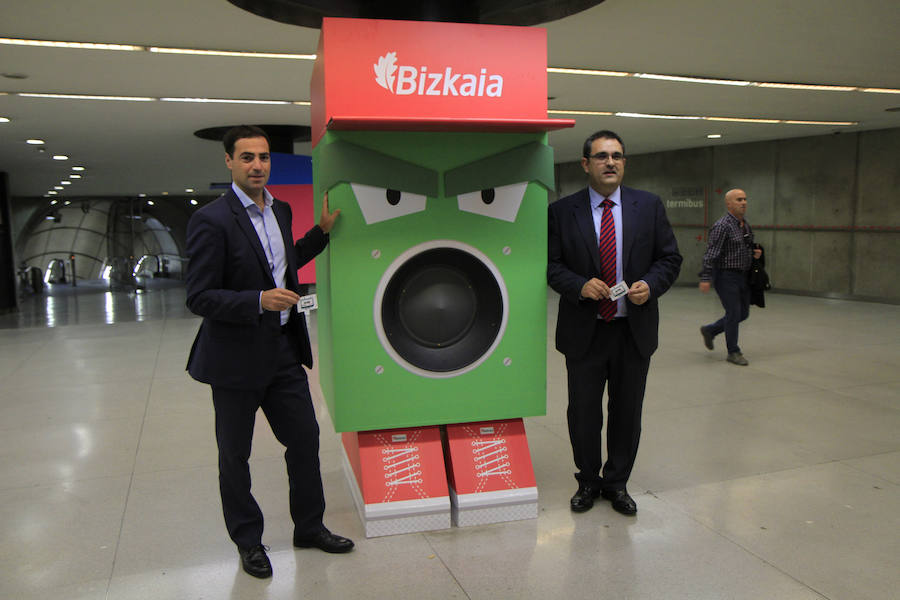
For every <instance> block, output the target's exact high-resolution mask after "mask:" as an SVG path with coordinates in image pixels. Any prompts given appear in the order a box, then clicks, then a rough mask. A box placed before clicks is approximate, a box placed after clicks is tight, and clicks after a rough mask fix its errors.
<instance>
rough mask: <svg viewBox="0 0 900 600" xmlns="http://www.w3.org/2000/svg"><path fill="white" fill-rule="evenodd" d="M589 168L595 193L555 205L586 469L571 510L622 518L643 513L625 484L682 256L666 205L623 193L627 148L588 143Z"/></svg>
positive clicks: (579, 448)
mask: <svg viewBox="0 0 900 600" xmlns="http://www.w3.org/2000/svg"><path fill="white" fill-rule="evenodd" d="M581 165H582V167H583V168H584V171H585V173H587V175H588V183H589V187H588V188H585V189H583V190H580V191H578V192H576V193H575V194H572V195H571V196H568V197H566V198H562V199H561V200H559V201H557V202H554V203H553V204H551V205H550V209H549V219H548V226H549V235H548V246H549V254H548V264H547V280H548V282H549V283H550V286H551V287H552V288H553V289H554V290H556V291H557V292H559V294H560V300H559V316H558V319H557V325H556V349H557V350H559V351H560V352H562V353H563V354H564V355H565V357H566V370H567V371H568V385H569V407H568V412H567V415H568V422H569V439H570V441H571V442H572V451H573V454H574V458H575V467H576V468H577V469H578V472H577V473H576V474H575V478H576V480H578V491H577V492H576V493H575V495H574V496H573V497H572V500H571V508H572V510H573V511H575V512H584V511H586V510H589V509H590V508H591V507H592V506H593V505H594V500H595V499H596V498H598V497H601V496H602V497H603V498H605V499H607V500H610V501H612V507H613V508H614V509H615V510H617V511H618V512H620V513H623V514H626V515H633V514H635V513H637V505H636V504H635V502H634V500H633V499H632V498H631V496H629V495H628V491H627V489H626V483H627V482H628V477H629V476H630V475H631V469H632V467H633V466H634V460H635V457H636V456H637V449H638V442H639V440H640V434H641V408H642V405H643V401H644V388H645V386H646V381H647V371H648V369H649V367H650V355H651V354H653V352H654V350H656V347H657V340H658V337H657V330H658V325H659V309H658V307H657V299H658V298H659V297H660V296H661V295H662V294H663V293H665V292H666V290H668V289H669V287H670V286H671V285H672V283H673V282H674V281H675V279H676V278H677V277H678V272H679V271H680V269H681V255H680V254H679V253H678V244H677V243H676V241H675V236H674V234H673V233H672V227H671V226H670V225H669V221H668V219H667V218H666V211H665V209H664V208H663V204H662V202H661V201H660V199H659V197H658V196H655V195H653V194H650V193H648V192H644V191H641V190H635V189H632V188H627V187H624V186H622V185H620V184H621V182H622V177H623V176H624V174H625V146H624V144H623V143H622V139H621V138H620V137H619V136H618V135H616V134H615V133H613V132H612V131H598V132H597V133H595V134H593V135H592V136H590V137H589V138H588V139H587V140H586V141H585V143H584V150H583V158H582V159H581ZM620 294H621V296H620ZM611 296H612V298H613V299H610V298H611ZM607 384H608V387H609V404H608V408H609V414H608V415H607V418H608V423H607V450H608V453H607V460H606V464H605V465H604V464H603V461H602V443H601V438H600V431H601V429H602V427H603V388H604V387H605V386H606V385H607ZM601 466H602V477H601Z"/></svg>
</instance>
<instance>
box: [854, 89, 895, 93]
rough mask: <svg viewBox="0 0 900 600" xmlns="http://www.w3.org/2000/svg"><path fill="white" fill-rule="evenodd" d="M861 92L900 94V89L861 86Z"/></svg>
mask: <svg viewBox="0 0 900 600" xmlns="http://www.w3.org/2000/svg"><path fill="white" fill-rule="evenodd" d="M859 91H861V92H872V93H875V94H900V90H895V89H891V88H859Z"/></svg>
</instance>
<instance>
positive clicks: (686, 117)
mask: <svg viewBox="0 0 900 600" xmlns="http://www.w3.org/2000/svg"><path fill="white" fill-rule="evenodd" d="M547 113H550V114H557V115H586V116H599V117H608V116H616V117H627V118H633V119H668V120H683V121H725V122H732V123H757V124H762V125H829V126H842V127H848V126H852V125H859V121H805V120H799V119H761V118H753V117H705V116H700V115H660V114H650V113H636V112H616V113H612V112H605V111H593V110H563V109H550V110H548V111H547Z"/></svg>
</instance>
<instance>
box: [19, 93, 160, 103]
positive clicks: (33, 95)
mask: <svg viewBox="0 0 900 600" xmlns="http://www.w3.org/2000/svg"><path fill="white" fill-rule="evenodd" d="M16 95H17V96H23V97H25V98H57V99H63V100H121V101H125V102H152V101H154V100H156V98H149V97H145V96H94V95H87V94H38V93H31V92H29V93H26V92H17V93H16Z"/></svg>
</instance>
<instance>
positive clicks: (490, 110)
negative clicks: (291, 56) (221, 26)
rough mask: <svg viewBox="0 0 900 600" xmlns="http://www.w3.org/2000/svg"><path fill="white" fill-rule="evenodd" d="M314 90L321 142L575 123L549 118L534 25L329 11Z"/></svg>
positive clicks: (543, 56) (540, 43) (315, 131)
mask: <svg viewBox="0 0 900 600" xmlns="http://www.w3.org/2000/svg"><path fill="white" fill-rule="evenodd" d="M436 41H439V43H436ZM513 50H514V51H513ZM311 88H312V89H311V99H312V108H311V117H312V118H311V122H312V141H313V144H314V145H315V144H316V143H317V142H318V141H319V139H321V137H322V136H323V135H324V133H325V130H326V129H327V128H331V129H348V128H352V129H400V128H406V129H409V128H413V129H425V130H429V129H430V130H448V129H452V130H459V129H465V128H466V123H469V124H470V127H469V128H470V129H476V130H479V131H485V130H491V129H495V130H506V131H545V130H550V129H558V128H561V127H571V126H572V125H573V124H574V121H571V120H565V119H547V33H546V31H545V30H544V29H540V28H533V27H509V26H501V25H471V24H462V23H435V22H416V21H390V20H373V19H344V18H325V19H323V21H322V34H321V36H320V37H319V47H318V50H317V58H316V64H315V66H314V68H313V77H312V85H311ZM401 124H402V126H401ZM476 124H477V125H476Z"/></svg>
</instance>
